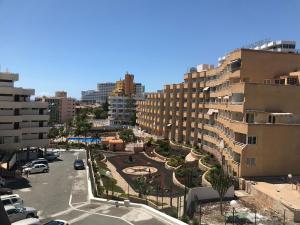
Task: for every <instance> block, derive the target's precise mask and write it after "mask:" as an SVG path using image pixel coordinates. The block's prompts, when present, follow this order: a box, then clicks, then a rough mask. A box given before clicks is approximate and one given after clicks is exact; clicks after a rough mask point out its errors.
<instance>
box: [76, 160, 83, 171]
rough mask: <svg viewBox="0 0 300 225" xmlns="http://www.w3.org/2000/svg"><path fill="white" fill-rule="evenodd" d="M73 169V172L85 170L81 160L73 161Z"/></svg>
mask: <svg viewBox="0 0 300 225" xmlns="http://www.w3.org/2000/svg"><path fill="white" fill-rule="evenodd" d="M74 169H75V170H84V169H85V166H84V162H83V160H82V159H76V160H75V161H74Z"/></svg>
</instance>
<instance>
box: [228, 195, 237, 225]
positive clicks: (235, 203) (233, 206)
mask: <svg viewBox="0 0 300 225" xmlns="http://www.w3.org/2000/svg"><path fill="white" fill-rule="evenodd" d="M230 206H231V207H232V224H233V225H234V213H235V207H236V206H237V201H235V200H231V201H230Z"/></svg>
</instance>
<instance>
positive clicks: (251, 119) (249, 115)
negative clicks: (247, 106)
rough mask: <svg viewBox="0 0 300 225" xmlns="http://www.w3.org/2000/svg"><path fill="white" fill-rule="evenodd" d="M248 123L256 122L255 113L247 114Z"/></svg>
mask: <svg viewBox="0 0 300 225" xmlns="http://www.w3.org/2000/svg"><path fill="white" fill-rule="evenodd" d="M246 123H254V113H247V114H246Z"/></svg>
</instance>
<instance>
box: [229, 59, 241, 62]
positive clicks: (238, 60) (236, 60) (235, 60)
mask: <svg viewBox="0 0 300 225" xmlns="http://www.w3.org/2000/svg"><path fill="white" fill-rule="evenodd" d="M240 61H241V59H234V60H231V62H230V63H237V62H240Z"/></svg>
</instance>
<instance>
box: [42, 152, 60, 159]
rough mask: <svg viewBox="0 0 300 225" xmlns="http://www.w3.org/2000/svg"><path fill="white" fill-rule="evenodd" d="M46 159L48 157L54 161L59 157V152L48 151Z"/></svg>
mask: <svg viewBox="0 0 300 225" xmlns="http://www.w3.org/2000/svg"><path fill="white" fill-rule="evenodd" d="M44 157H45V159H47V160H48V161H53V160H55V159H57V158H58V157H59V153H58V152H53V151H51V152H47V153H46V154H45V155H44Z"/></svg>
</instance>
